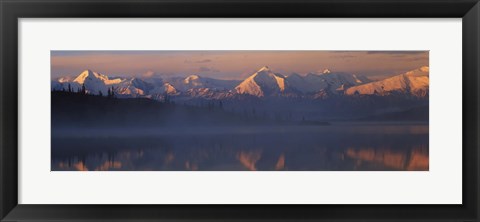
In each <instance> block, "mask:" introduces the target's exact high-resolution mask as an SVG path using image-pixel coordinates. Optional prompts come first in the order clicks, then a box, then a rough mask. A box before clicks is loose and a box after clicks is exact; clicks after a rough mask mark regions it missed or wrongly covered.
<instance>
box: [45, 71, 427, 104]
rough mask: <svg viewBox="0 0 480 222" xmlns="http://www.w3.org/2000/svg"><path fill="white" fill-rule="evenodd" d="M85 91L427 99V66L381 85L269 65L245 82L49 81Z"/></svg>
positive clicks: (92, 76) (87, 75)
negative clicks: (287, 71)
mask: <svg viewBox="0 0 480 222" xmlns="http://www.w3.org/2000/svg"><path fill="white" fill-rule="evenodd" d="M83 86H84V87H85V89H86V91H87V93H90V94H95V95H98V94H101V95H107V93H108V91H109V90H113V91H114V92H115V94H116V95H117V96H118V97H120V98H128V97H146V98H153V99H161V98H164V96H165V95H170V96H171V97H179V98H204V99H230V98H238V97H239V96H240V97H241V96H253V97H257V98H269V97H301V98H312V99H319V98H328V97H332V96H356V95H377V96H388V95H392V94H394V95H406V96H415V97H427V96H428V89H429V67H426V66H425V67H420V68H418V69H416V70H412V71H409V72H407V73H403V74H399V75H396V76H393V77H389V78H386V79H383V80H379V81H372V80H370V79H368V78H367V77H365V76H359V75H355V74H349V73H342V72H331V71H330V70H328V69H326V70H325V71H323V72H320V73H308V74H306V75H300V74H297V73H293V74H291V75H288V76H285V75H282V74H280V73H275V72H273V71H272V70H271V69H270V68H269V67H268V66H264V67H262V68H260V69H259V70H258V71H256V72H255V73H253V74H252V75H250V76H249V77H247V78H246V79H244V80H243V81H239V80H221V79H213V78H206V77H201V76H198V75H190V76H188V77H186V78H182V77H165V78H162V77H149V78H135V77H130V78H122V77H109V76H107V75H104V74H100V73H97V72H94V71H91V70H85V71H83V72H82V73H80V74H79V75H78V76H77V77H75V78H69V77H62V78H58V79H55V80H53V81H52V84H51V87H52V90H66V91H68V90H71V91H78V90H80V89H81V88H82V87H83Z"/></svg>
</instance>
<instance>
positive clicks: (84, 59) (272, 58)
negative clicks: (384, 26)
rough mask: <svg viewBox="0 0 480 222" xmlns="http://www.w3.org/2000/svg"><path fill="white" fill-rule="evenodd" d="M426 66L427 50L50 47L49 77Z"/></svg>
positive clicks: (385, 71) (221, 75) (372, 73)
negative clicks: (266, 68) (89, 73)
mask: <svg viewBox="0 0 480 222" xmlns="http://www.w3.org/2000/svg"><path fill="white" fill-rule="evenodd" d="M428 65H429V52H428V51H263V50H262V51H51V72H52V78H58V77H61V76H76V75H78V74H80V73H81V72H82V71H83V70H85V69H91V70H92V71H95V72H98V73H102V74H106V75H108V76H124V77H127V76H152V75H159V76H188V75H192V74H196V75H200V76H204V77H212V78H217V79H244V78H245V77H247V76H249V75H251V74H252V73H253V72H255V71H256V70H258V69H259V68H261V67H263V66H269V67H270V69H271V70H273V71H274V72H278V73H281V74H283V75H287V76H288V75H290V74H291V73H293V72H296V73H299V74H306V73H309V72H317V71H322V70H324V69H330V70H331V71H332V72H348V73H352V74H360V75H365V76H367V77H370V78H374V79H375V78H384V77H387V76H391V75H396V74H401V73H403V72H406V71H409V70H413V69H416V68H419V67H421V66H428Z"/></svg>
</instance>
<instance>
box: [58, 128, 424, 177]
mask: <svg viewBox="0 0 480 222" xmlns="http://www.w3.org/2000/svg"><path fill="white" fill-rule="evenodd" d="M428 141H429V140H428V124H423V123H413V122H410V123H405V122H404V123H401V124H399V123H393V122H389V123H378V122H361V123H352V122H343V123H332V124H331V125H325V126H317V125H315V126H304V125H298V126H281V125H279V126H238V127H228V126H223V127H221V126H212V127H201V126H197V127H177V128H172V127H164V128H145V127H143V128H139V129H134V128H129V129H120V128H117V129H100V128H97V129H89V130H82V129H78V128H72V129H68V128H65V127H64V128H55V130H54V131H52V163H51V164H52V165H51V166H52V170H54V171H56V170H79V171H93V170H100V171H105V170H120V171H157V170H161V171H189V170H200V171H202V170H203V171H225V170H233V171H244V170H260V171H275V170H289V171H355V170H360V171H361V170H371V171H379V170H428V166H429V151H428V150H429V149H428V145H429V144H428Z"/></svg>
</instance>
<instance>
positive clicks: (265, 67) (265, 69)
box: [257, 66, 270, 72]
mask: <svg viewBox="0 0 480 222" xmlns="http://www.w3.org/2000/svg"><path fill="white" fill-rule="evenodd" d="M263 71H267V72H268V71H270V68H268V66H264V67H262V68H260V69H259V70H258V71H257V72H263Z"/></svg>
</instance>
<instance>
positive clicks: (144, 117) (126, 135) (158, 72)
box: [51, 50, 429, 171]
mask: <svg viewBox="0 0 480 222" xmlns="http://www.w3.org/2000/svg"><path fill="white" fill-rule="evenodd" d="M51 144H52V147H51V170H52V171H428V170H429V52H428V51H312V50H307V51H280V50H252V51H250V50H249V51H245V50H225V51H214V50H204V51H51Z"/></svg>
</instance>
